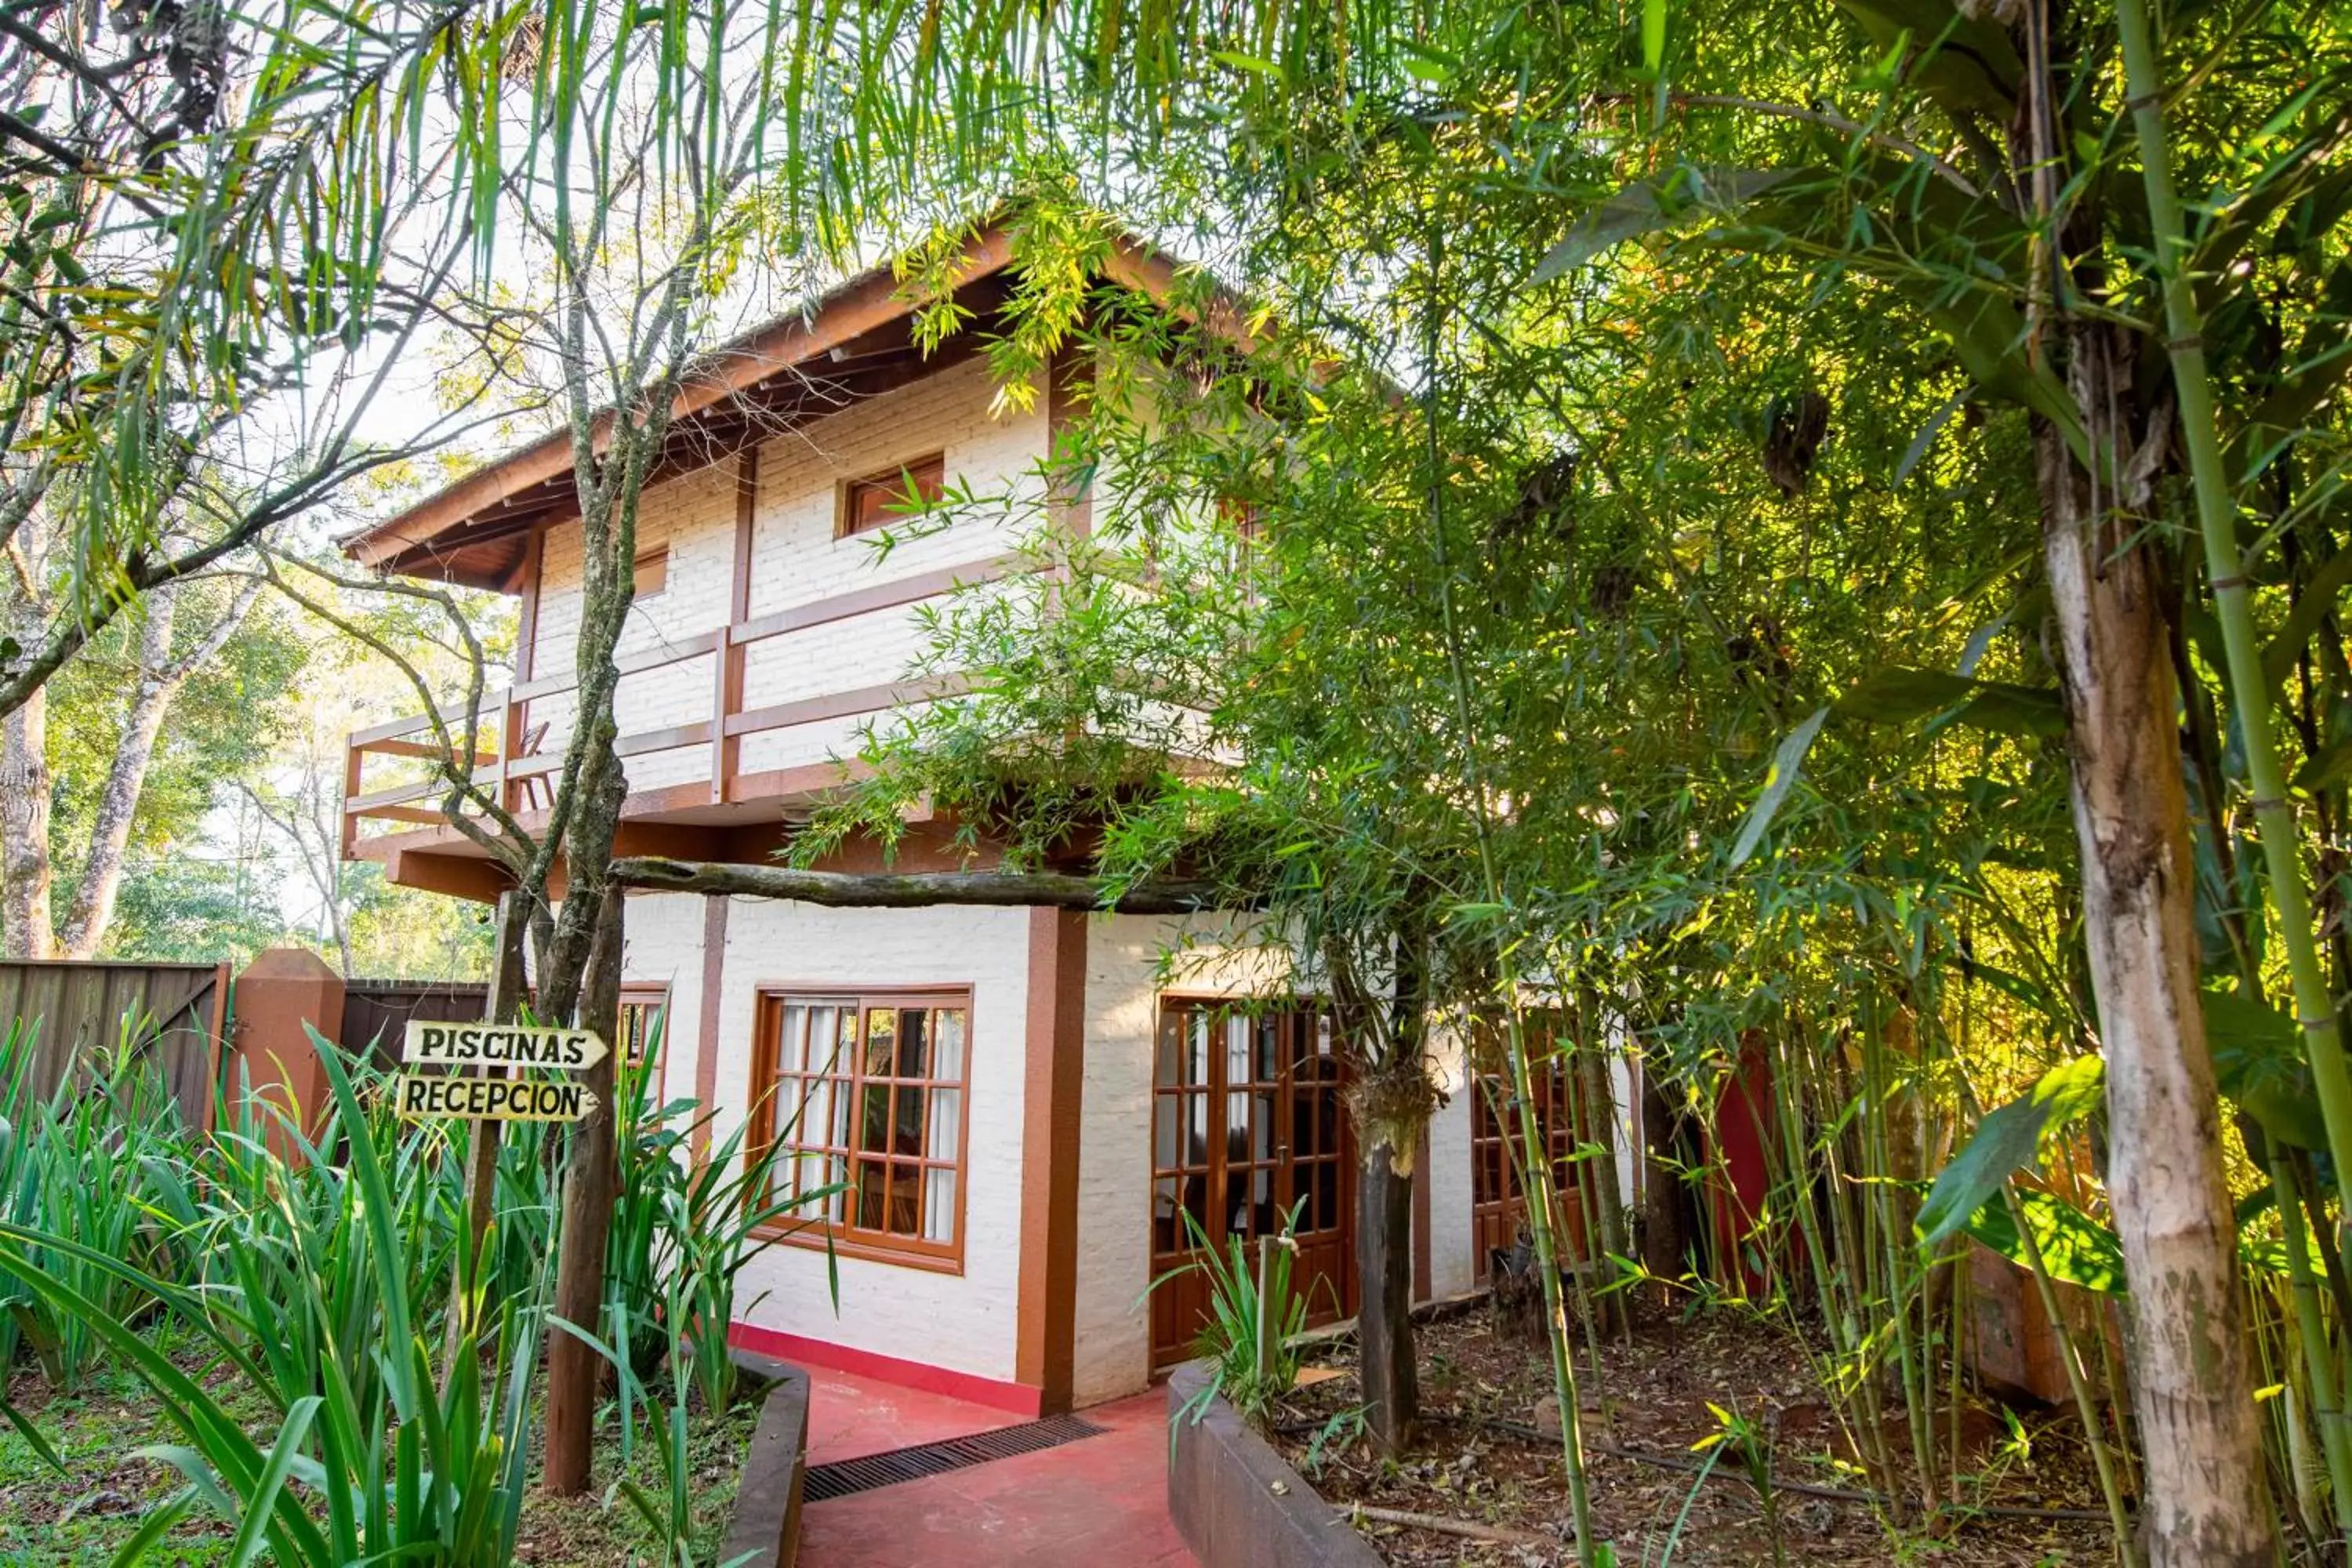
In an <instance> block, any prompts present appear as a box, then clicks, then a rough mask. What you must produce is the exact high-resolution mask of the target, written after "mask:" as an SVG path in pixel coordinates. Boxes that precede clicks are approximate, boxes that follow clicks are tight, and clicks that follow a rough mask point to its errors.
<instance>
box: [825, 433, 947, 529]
mask: <svg viewBox="0 0 2352 1568" xmlns="http://www.w3.org/2000/svg"><path fill="white" fill-rule="evenodd" d="M946 490H947V460H946V458H944V457H943V456H941V455H940V453H937V452H934V453H932V454H931V455H930V456H929V457H928V458H916V459H915V460H914V461H912V462H909V463H901V464H899V465H898V466H897V467H896V468H887V469H885V470H884V471H883V472H881V473H878V474H868V475H867V476H866V478H864V479H852V480H851V481H850V482H849V483H848V484H846V485H845V486H843V487H842V492H841V522H840V525H839V527H838V528H837V529H836V530H835V532H836V533H837V534H839V535H841V536H844V537H845V536H847V535H849V534H852V533H866V532H869V531H872V530H874V529H877V528H885V527H887V526H888V525H889V524H891V523H893V522H897V521H901V520H902V519H903V518H904V517H905V516H906V514H907V513H908V512H909V511H912V510H915V509H916V508H918V507H920V506H923V505H926V504H927V503H929V502H931V501H935V500H939V499H940V496H941V495H943V494H945V493H946Z"/></svg>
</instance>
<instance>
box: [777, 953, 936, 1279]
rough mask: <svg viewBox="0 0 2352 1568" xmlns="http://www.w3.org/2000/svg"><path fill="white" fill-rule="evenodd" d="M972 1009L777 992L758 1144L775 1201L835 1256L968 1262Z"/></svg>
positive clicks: (897, 996)
mask: <svg viewBox="0 0 2352 1568" xmlns="http://www.w3.org/2000/svg"><path fill="white" fill-rule="evenodd" d="M970 1019H971V1001H970V998H969V996H968V995H966V994H960V993H954V992H949V993H944V994H942V993H934V992H924V993H896V992H884V993H866V994H860V993H856V992H841V993H837V994H835V993H814V992H812V993H801V992H781V991H779V992H767V993H763V994H761V998H760V1036H759V1048H758V1053H757V1056H756V1058H755V1060H754V1063H753V1069H754V1072H755V1074H756V1075H757V1076H756V1077H755V1080H754V1082H755V1087H756V1088H757V1089H758V1090H759V1091H760V1092H759V1094H758V1099H757V1100H756V1110H755V1112H754V1120H753V1133H754V1136H753V1139H752V1143H753V1146H754V1149H755V1150H763V1149H765V1148H766V1147H767V1146H768V1145H770V1144H771V1143H773V1144H776V1145H779V1146H781V1150H782V1152H781V1154H780V1156H779V1158H778V1159H777V1161H776V1163H775V1164H774V1167H773V1170H774V1175H773V1177H772V1181H773V1187H772V1196H773V1197H774V1198H775V1199H776V1200H778V1201H784V1200H792V1201H794V1202H795V1203H797V1204H798V1205H800V1206H798V1207H797V1208H796V1209H795V1210H794V1211H793V1219H795V1220H799V1221H808V1220H821V1221H824V1222H825V1223H826V1224H827V1225H828V1226H830V1227H831V1229H832V1233H833V1238H834V1241H835V1245H836V1246H839V1247H843V1248H845V1250H850V1251H867V1252H873V1253H880V1254H890V1255H902V1256H907V1257H910V1258H922V1259H929V1260H932V1261H935V1262H937V1263H939V1264H941V1265H944V1266H953V1265H955V1264H957V1263H959V1262H960V1261H961V1258H962V1250H963V1175H964V1171H963V1148H964V1100H965V1079H966V1073H967V1069H968V1067H969V1062H970V1053H969V1050H968V1048H967V1047H968V1039H969V1031H970Z"/></svg>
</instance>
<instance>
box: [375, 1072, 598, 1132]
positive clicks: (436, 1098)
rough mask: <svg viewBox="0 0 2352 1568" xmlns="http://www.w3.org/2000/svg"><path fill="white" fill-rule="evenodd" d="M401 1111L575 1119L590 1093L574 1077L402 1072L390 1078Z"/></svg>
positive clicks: (416, 1115) (421, 1116)
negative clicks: (555, 1078)
mask: <svg viewBox="0 0 2352 1568" xmlns="http://www.w3.org/2000/svg"><path fill="white" fill-rule="evenodd" d="M393 1082H394V1085H395V1086H396V1088H397V1091H398V1093H399V1097H400V1098H399V1107H400V1114H401V1116H402V1117H403V1118H404V1120H406V1121H433V1120H435V1119H436V1118H440V1117H445V1116H446V1117H457V1118H461V1119H463V1120H467V1121H579V1120H580V1119H581V1118H582V1117H583V1116H585V1115H587V1114H588V1113H589V1112H590V1111H592V1110H595V1109H596V1097H595V1095H594V1094H593V1093H591V1092H590V1091H589V1089H588V1088H587V1086H586V1085H584V1084H583V1083H581V1082H580V1081H579V1080H577V1079H557V1080H555V1081H553V1082H547V1081H544V1080H542V1081H537V1082H534V1081H532V1080H530V1079H520V1078H467V1077H463V1076H460V1075H457V1074H449V1075H446V1076H444V1075H442V1074H438V1073H435V1074H424V1073H413V1072H404V1073H402V1074H401V1075H400V1076H399V1077H398V1078H395V1079H393Z"/></svg>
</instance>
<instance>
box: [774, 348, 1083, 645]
mask: <svg viewBox="0 0 2352 1568" xmlns="http://www.w3.org/2000/svg"><path fill="white" fill-rule="evenodd" d="M994 395H995V386H994V384H992V382H991V381H990V380H989V375H988V366H987V364H986V363H984V362H983V361H981V360H978V359H972V360H967V361H965V362H964V363H961V364H959V365H957V366H955V367H953V368H952V369H950V370H946V371H942V372H941V373H940V374H937V375H933V376H927V377H925V378H924V379H923V380H921V381H919V382H916V383H914V384H911V385H908V386H904V387H901V388H899V389H898V390H897V391H895V392H889V393H885V394H883V395H881V396H879V397H876V398H873V399H870V400H869V401H867V402H865V403H861V404H857V405H854V406H852V407H850V408H847V409H845V410H843V411H842V412H841V413H839V414H836V415H834V416H832V417H830V418H827V419H821V420H819V421H817V422H816V423H815V424H814V425H810V426H805V427H804V428H803V429H799V430H795V431H793V432H792V433H791V434H789V435H784V436H779V437H774V438H773V439H772V440H770V441H769V442H768V443H767V444H766V445H765V446H763V447H761V448H760V494H759V507H758V511H757V514H756V521H754V523H753V528H752V535H751V560H752V567H751V613H752V614H753V615H754V616H764V615H767V614H768V613H770V612H771V611H774V610H781V609H784V608H787V607H789V606H791V605H804V604H808V603H810V602H811V601H813V600H817V599H825V598H831V597H832V596H833V595H836V594H845V593H847V592H849V591H850V590H852V589H855V588H860V587H864V586H866V584H870V583H877V582H887V581H888V580H890V579H892V578H895V577H902V576H911V575H913V574H917V573H920V572H929V571H932V570H935V569H937V568H939V567H941V566H953V565H955V564H957V563H961V562H965V561H974V560H979V559H982V558H984V557H986V556H989V555H992V554H996V553H999V552H1003V550H1004V549H1006V548H1007V547H1008V546H1010V545H1011V543H1012V542H1013V539H1014V538H1015V537H1017V536H1018V535H1019V534H1020V533H1021V532H1022V531H1024V528H1025V527H1026V526H1027V524H1028V523H1029V522H1031V521H1034V518H1035V517H1036V515H1037V514H1036V511H1035V510H1034V509H1035V507H1036V504H1037V502H1038V501H1039V500H1040V499H1041V498H1042V497H1043V495H1044V493H1045V492H1044V489H1043V483H1042V479H1040V477H1039V474H1038V472H1037V469H1038V466H1039V464H1040V463H1041V462H1042V461H1043V460H1044V458H1045V395H1044V393H1043V391H1042V390H1040V392H1039V393H1038V395H1037V397H1036V399H1035V402H1034V406H1033V407H1032V408H1031V409H1029V410H1028V411H1027V412H1025V413H1007V414H1005V415H1003V416H1001V417H1000V416H996V415H993V414H992V413H991V412H990V406H989V405H990V403H991V400H992V398H993V397H994ZM932 452H940V453H942V454H944V456H945V458H946V464H945V467H946V481H947V486H948V489H950V491H961V490H963V489H970V490H971V493H972V494H973V495H974V496H975V497H977V498H979V499H980V500H983V501H993V500H1003V502H1004V504H1002V505H992V506H984V507H982V508H981V509H979V515H975V516H972V517H969V518H964V519H961V520H959V521H956V522H955V523H954V524H952V525H951V526H950V527H948V528H946V529H944V530H941V531H939V532H935V533H929V534H925V535H924V536H923V537H920V538H908V539H904V540H901V541H899V542H897V543H895V544H894V545H893V547H892V548H891V550H890V552H889V553H888V555H887V557H884V558H882V559H880V561H879V562H878V563H877V557H876V554H875V542H874V540H875V536H874V535H873V534H871V533H867V534H860V535H856V536H854V537H852V538H849V539H835V537H834V536H833V533H834V526H835V505H836V499H835V491H836V486H837V485H838V484H839V482H840V481H842V480H844V479H861V478H863V477H865V476H866V475H868V474H872V473H875V472H877V471H880V470H883V469H887V468H890V467H892V466H893V465H895V464H898V463H904V462H908V461H910V460H912V459H913V458H920V457H925V456H927V455H929V454H930V453H932ZM885 531H888V532H903V531H904V530H900V529H898V528H897V527H896V525H894V526H893V528H892V529H889V530H885ZM875 679H890V677H889V675H888V674H887V673H886V674H884V675H881V676H877V677H876V678H875ZM842 684H843V685H845V686H855V685H861V684H864V682H862V681H856V680H847V681H844V682H843V683H842Z"/></svg>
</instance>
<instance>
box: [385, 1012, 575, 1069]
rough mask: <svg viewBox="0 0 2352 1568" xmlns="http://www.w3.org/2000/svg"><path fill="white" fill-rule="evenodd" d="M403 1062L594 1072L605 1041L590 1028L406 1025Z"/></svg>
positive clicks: (415, 1023)
mask: <svg viewBox="0 0 2352 1568" xmlns="http://www.w3.org/2000/svg"><path fill="white" fill-rule="evenodd" d="M406 1047H407V1048H406V1049H405V1050H404V1052H403V1053H402V1055H401V1059H402V1060H403V1061H404V1062H408V1063H411V1064H413V1065H416V1066H423V1067H455V1068H462V1067H522V1068H587V1067H594V1066H595V1065H596V1064H597V1063H598V1062H601V1061H603V1060H604V1038H603V1037H601V1036H599V1035H598V1034H597V1033H596V1031H595V1030H593V1029H548V1028H540V1027H537V1026H532V1025H530V1024H425V1023H418V1022H415V1021H411V1022H410V1024H409V1026H408V1037H407V1040H406Z"/></svg>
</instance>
